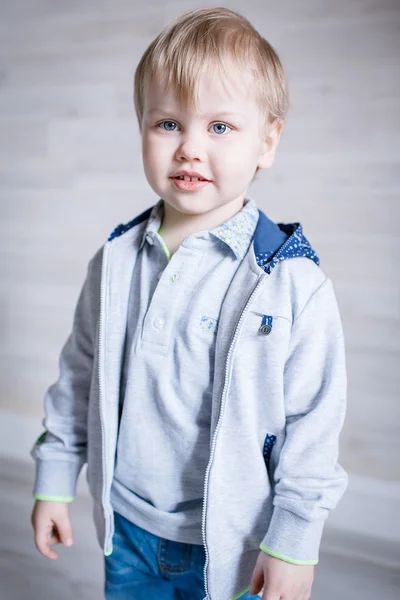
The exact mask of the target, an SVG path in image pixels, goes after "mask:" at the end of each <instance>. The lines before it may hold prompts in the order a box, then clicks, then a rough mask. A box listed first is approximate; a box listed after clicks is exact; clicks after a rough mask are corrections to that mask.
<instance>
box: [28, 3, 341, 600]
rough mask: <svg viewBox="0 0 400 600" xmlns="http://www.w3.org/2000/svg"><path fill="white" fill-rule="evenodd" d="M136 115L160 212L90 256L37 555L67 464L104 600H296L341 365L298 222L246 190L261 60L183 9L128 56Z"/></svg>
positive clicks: (326, 504) (59, 519) (41, 506)
mask: <svg viewBox="0 0 400 600" xmlns="http://www.w3.org/2000/svg"><path fill="white" fill-rule="evenodd" d="M135 108H136V113H137V117H138V121H139V126H140V132H141V136H142V142H143V146H142V148H143V164H144V170H145V174H146V177H147V180H148V182H149V184H150V186H151V187H152V189H153V190H154V191H155V192H156V193H157V195H158V196H159V198H160V199H159V201H158V202H157V204H156V205H155V206H154V207H152V208H150V209H148V210H146V211H145V212H144V213H142V214H141V215H139V216H138V217H136V218H135V219H134V220H133V221H131V222H130V223H128V224H127V225H120V226H119V227H117V228H116V229H115V231H114V232H113V233H112V235H111V236H110V238H109V240H108V241H107V242H106V243H105V245H104V247H103V248H101V249H100V250H99V251H98V252H97V253H96V255H95V256H94V257H93V259H92V260H91V261H90V263H89V267H88V272H87V278H86V281H85V283H84V286H83V289H82V292H81V294H80V297H79V301H78V304H77V308H76V313H75V318H74V325H73V330H72V333H71V336H70V337H69V339H68V341H67V342H66V344H65V346H64V348H63V351H62V353H61V359H60V376H59V379H58V381H57V382H56V383H55V384H54V385H53V386H52V387H50V389H49V391H48V393H47V395H46V400H45V407H46V418H45V420H44V425H45V428H46V432H45V433H44V434H43V435H42V436H41V437H40V438H39V440H38V441H37V442H36V444H35V446H34V448H33V450H32V455H33V457H34V458H35V460H36V463H37V476H36V482H35V488H34V497H35V498H36V504H35V507H34V511H33V515H32V522H33V526H34V530H35V541H36V545H37V548H38V550H39V551H40V552H41V553H42V554H43V555H44V556H46V557H48V558H51V559H55V558H56V557H57V554H56V553H55V551H54V550H53V549H52V548H51V547H52V546H53V545H54V544H56V543H60V542H61V543H63V544H65V545H67V546H70V545H71V544H72V529H71V525H70V520H69V512H68V508H69V503H70V502H72V501H73V499H74V496H75V486H76V481H77V478H78V474H79V472H80V470H81V468H82V466H83V464H84V463H86V462H87V464H88V470H87V478H88V483H89V487H90V491H91V494H92V496H93V501H94V520H95V525H96V529H97V534H98V539H99V542H100V544H101V546H102V548H103V550H104V554H105V594H106V598H107V599H108V600H122V599H126V600H128V599H135V600H156V599H157V600H158V599H178V598H180V599H182V600H183V599H184V600H202V599H203V598H205V599H206V600H235V599H237V598H242V599H247V598H251V597H255V596H256V595H257V596H261V597H262V598H263V600H280V599H281V598H284V600H307V599H308V598H310V593H311V586H312V582H313V576H314V565H316V564H317V562H318V552H319V545H320V540H321V536H322V530H323V526H324V523H325V520H326V518H327V516H328V513H329V511H330V510H332V509H333V508H334V507H335V506H336V504H337V502H338V501H339V499H340V498H341V496H342V494H343V493H344V491H345V489H346V486H347V474H346V472H345V471H344V469H343V468H342V467H341V466H340V465H339V464H338V462H337V459H338V438H339V433H340V431H341V428H342V425H343V420H344V415H345V402H346V400H345V399H346V373H345V357H344V344H343V333H342V327H341V321H340V316H339V312H338V307H337V303H336V299H335V295H334V292H333V289H332V284H331V281H330V279H329V278H328V277H327V276H326V275H325V274H324V273H323V271H322V270H321V269H320V268H319V266H318V265H319V260H318V257H317V255H316V253H315V252H314V250H313V249H312V247H311V246H310V244H309V242H308V241H307V239H306V238H305V237H304V235H303V233H302V228H301V225H300V224H298V223H293V224H287V225H284V224H279V225H277V224H275V223H273V222H272V221H271V220H269V219H268V217H267V216H266V215H265V214H264V213H263V212H262V211H261V210H260V209H258V207H257V205H256V202H255V200H254V199H252V198H249V196H247V190H248V188H249V185H250V184H251V182H252V180H253V178H254V175H255V173H256V172H257V171H258V170H259V169H267V168H269V167H270V166H271V165H272V163H273V160H274V155H275V151H276V147H277V144H278V141H279V137H280V135H281V132H282V126H283V122H284V117H285V110H286V89H285V80H284V75H283V71H282V67H281V64H280V61H279V59H278V57H277V55H276V53H275V52H274V50H273V49H272V48H271V46H270V45H269V44H268V43H267V42H266V41H265V40H264V39H263V38H262V37H261V36H260V35H259V34H258V33H257V32H256V31H255V29H254V28H253V27H252V26H251V25H250V23H249V22H248V21H247V20H246V19H245V18H243V17H242V16H241V15H239V14H238V13H236V12H233V11H231V10H228V9H224V8H211V9H202V10H198V11H194V12H190V13H188V14H185V15H183V16H182V17H181V18H179V19H177V20H176V21H174V22H172V23H171V24H170V25H169V26H168V27H166V28H165V30H164V31H162V32H161V34H160V35H159V36H158V37H157V38H156V40H154V42H153V43H152V44H151V45H150V46H149V48H148V49H147V50H146V52H145V53H144V55H143V57H142V59H141V61H140V63H139V65H138V68H137V70H136V74H135ZM261 592H262V593H261Z"/></svg>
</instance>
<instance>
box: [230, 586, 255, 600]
mask: <svg viewBox="0 0 400 600" xmlns="http://www.w3.org/2000/svg"><path fill="white" fill-rule="evenodd" d="M249 590H250V586H249V585H248V586H247V588H245V589H244V590H242V591H241V592H239V593H238V594H236V596H232V598H229V600H238V598H240V596H243V594H245V593H246V592H248V591H249Z"/></svg>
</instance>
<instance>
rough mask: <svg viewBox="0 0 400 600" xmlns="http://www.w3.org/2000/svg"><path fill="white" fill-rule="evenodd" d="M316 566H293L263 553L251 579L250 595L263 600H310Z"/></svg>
mask: <svg viewBox="0 0 400 600" xmlns="http://www.w3.org/2000/svg"><path fill="white" fill-rule="evenodd" d="M313 581H314V565H293V564H291V563H288V562H286V561H284V560H280V559H279V558H274V557H273V556H270V555H269V554H267V553H266V552H263V551H261V552H260V554H259V556H258V559H257V563H256V566H255V567H254V571H253V575H252V578H251V585H250V590H249V591H250V594H252V595H255V594H258V595H260V594H259V592H260V591H261V589H262V588H263V585H264V590H263V594H262V596H261V598H262V600H309V598H310V596H311V586H312V583H313Z"/></svg>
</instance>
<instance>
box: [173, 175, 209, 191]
mask: <svg viewBox="0 0 400 600" xmlns="http://www.w3.org/2000/svg"><path fill="white" fill-rule="evenodd" d="M193 177H195V175H193ZM170 179H171V180H172V181H173V183H174V186H175V187H176V188H178V190H181V191H182V192H196V191H197V190H201V188H203V187H205V186H206V185H208V184H209V183H211V181H208V180H207V181H185V180H184V179H175V178H174V177H171V178H170Z"/></svg>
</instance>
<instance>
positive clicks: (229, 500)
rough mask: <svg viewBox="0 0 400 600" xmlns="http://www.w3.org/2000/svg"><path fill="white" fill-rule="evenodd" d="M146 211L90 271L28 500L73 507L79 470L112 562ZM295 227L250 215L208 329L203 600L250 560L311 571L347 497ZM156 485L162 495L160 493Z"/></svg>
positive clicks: (340, 380)
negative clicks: (133, 284)
mask: <svg viewBox="0 0 400 600" xmlns="http://www.w3.org/2000/svg"><path fill="white" fill-rule="evenodd" d="M150 212H151V208H150V209H148V210H146V211H145V212H143V213H142V214H141V215H139V216H138V217H137V218H136V219H134V220H133V221H131V222H130V223H128V224H127V225H120V226H118V227H117V228H116V230H115V231H114V232H113V233H112V234H111V236H110V238H109V240H108V241H107V242H106V243H105V245H104V247H102V248H101V249H100V250H99V251H98V252H97V253H96V254H95V256H94V257H93V258H92V260H91V261H90V263H89V266H88V271H87V277H86V280H85V283H84V285H83V288H82V291H81V294H80V296H79V300H78V303H77V307H76V311H75V317H74V324H73V329H72V332H71V335H70V336H69V338H68V340H67V341H66V343H65V345H64V348H63V350H62V352H61V357H60V375H59V378H58V380H57V382H56V383H55V384H53V385H52V386H51V387H50V388H49V390H48V392H47V394H46V398H45V410H46V417H45V419H44V422H43V423H44V426H45V430H46V431H45V433H44V434H43V435H42V436H40V438H39V439H38V440H37V441H36V443H35V445H34V447H33V449H32V456H33V458H34V459H35V460H36V481H35V486H34V496H35V497H36V498H38V499H47V500H54V501H67V502H68V501H72V500H73V499H74V497H75V493H76V482H77V478H78V475H79V472H80V470H81V468H82V466H83V465H84V464H85V463H87V465H88V469H87V479H88V484H89V488H90V491H91V494H92V497H93V501H94V509H93V511H94V521H95V525H96V530H97V535H98V539H99V543H100V545H101V546H102V548H103V550H104V553H105V554H106V555H108V554H110V553H111V552H112V537H113V531H114V524H113V508H112V506H111V502H110V489H111V484H112V480H113V472H114V465H115V452H116V444H117V430H118V406H119V386H120V376H121V366H122V357H123V348H124V341H125V334H126V319H127V309H128V299H129V290H130V277H131V274H132V266H133V264H134V262H135V258H136V255H137V251H138V247H139V244H140V240H141V236H142V233H143V229H144V227H145V225H146V222H147V219H148V217H149V215H150ZM318 265H319V260H318V257H317V255H316V253H315V252H314V251H313V249H312V248H311V246H310V244H309V242H308V241H307V239H306V238H305V237H304V235H303V233H302V227H301V225H300V224H299V223H294V224H289V225H284V224H278V225H277V224H275V223H273V222H272V221H271V220H270V219H268V217H267V216H266V215H265V214H264V213H263V212H262V211H261V210H260V211H259V220H258V224H257V228H256V231H255V235H254V238H253V241H252V243H251V244H250V247H249V251H248V252H247V254H246V256H245V257H244V259H243V261H242V263H241V265H240V267H239V268H238V270H237V272H236V274H235V277H234V278H233V280H232V282H231V284H230V287H229V289H228V292H227V294H226V297H225V299H224V302H223V305H222V309H221V313H220V318H219V325H218V333H217V340H216V351H215V371H214V373H215V375H214V381H215V385H214V390H213V400H212V418H211V436H210V440H211V442H210V457H209V463H208V466H207V469H206V475H205V480H204V500H203V515H202V535H203V542H204V547H205V553H206V563H205V567H204V585H205V600H236V599H237V598H239V597H240V596H241V595H243V594H244V593H245V592H246V591H247V590H248V589H249V585H250V580H251V575H252V572H253V569H254V566H255V564H256V561H257V557H258V554H259V552H260V549H261V550H263V551H264V552H266V553H268V554H270V555H272V556H275V557H278V558H280V559H282V560H285V561H288V562H292V563H294V564H316V563H317V562H318V554H319V546H320V541H321V536H322V531H323V526H324V523H325V520H326V518H327V516H328V514H329V511H330V510H332V509H333V508H335V506H336V505H337V503H338V501H339V500H340V498H341V497H342V495H343V493H344V491H345V490H346V487H347V483H348V477H347V474H346V472H345V470H344V469H343V468H342V467H341V466H340V464H339V463H338V450H339V434H340V431H341V428H342V426H343V421H344V417H345V410H346V367H345V351H344V340H343V331H342V326H341V320H340V316H339V311H338V306H337V302H336V298H335V294H334V291H333V289H332V283H331V281H330V279H329V278H328V277H327V276H326V275H325V274H324V273H323V272H322V270H321V269H320V268H319V266H318ZM160 485H162V482H161V483H160Z"/></svg>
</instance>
